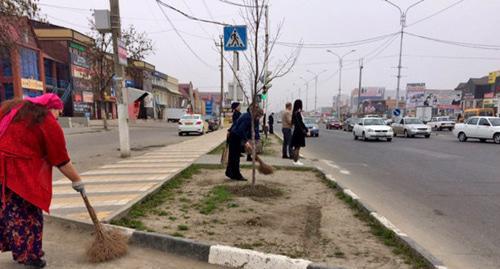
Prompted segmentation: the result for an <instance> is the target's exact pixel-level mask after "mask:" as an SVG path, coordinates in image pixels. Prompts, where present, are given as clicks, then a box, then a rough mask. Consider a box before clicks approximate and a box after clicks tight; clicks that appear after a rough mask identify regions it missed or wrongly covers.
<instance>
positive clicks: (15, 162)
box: [0, 94, 85, 268]
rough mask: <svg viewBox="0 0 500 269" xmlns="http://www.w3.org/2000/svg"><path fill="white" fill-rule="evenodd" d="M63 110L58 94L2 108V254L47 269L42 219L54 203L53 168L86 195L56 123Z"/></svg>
mask: <svg viewBox="0 0 500 269" xmlns="http://www.w3.org/2000/svg"><path fill="white" fill-rule="evenodd" d="M62 108H63V103H62V101H61V99H59V97H58V96H57V95H55V94H45V95H42V96H39V97H36V98H27V99H25V100H10V101H6V102H4V103H3V104H2V106H1V107H0V186H1V194H0V196H1V207H0V252H5V251H11V252H12V257H13V259H14V261H16V262H18V263H20V264H24V265H27V266H31V267H36V268H43V267H45V265H46V262H45V260H44V259H43V258H42V257H43V255H44V252H43V251H42V237H43V236H42V235H43V215H42V210H43V211H46V212H49V207H50V202H51V198H52V167H54V166H55V167H57V168H58V169H59V170H60V171H61V172H62V173H63V174H64V175H65V176H66V177H67V178H69V179H70V180H71V181H72V182H73V183H72V186H73V189H75V190H76V191H78V192H85V189H84V185H83V183H82V181H81V179H80V176H79V175H78V173H77V172H76V170H75V168H74V167H73V165H72V163H71V161H70V158H69V156H68V152H67V150H66V142H65V139H64V134H63V131H62V129H61V127H60V126H59V124H58V122H57V117H58V116H59V113H60V111H61V110H62Z"/></svg>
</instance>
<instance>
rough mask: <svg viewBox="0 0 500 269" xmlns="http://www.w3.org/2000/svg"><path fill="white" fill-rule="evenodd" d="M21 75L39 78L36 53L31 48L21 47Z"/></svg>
mask: <svg viewBox="0 0 500 269" xmlns="http://www.w3.org/2000/svg"><path fill="white" fill-rule="evenodd" d="M21 77H23V78H29V79H36V80H40V73H39V70H38V53H37V52H36V51H34V50H32V49H27V48H21Z"/></svg>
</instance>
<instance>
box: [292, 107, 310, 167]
mask: <svg viewBox="0 0 500 269" xmlns="http://www.w3.org/2000/svg"><path fill="white" fill-rule="evenodd" d="M292 124H293V133H292V143H291V146H292V148H293V161H294V164H295V165H303V163H301V162H300V161H299V156H300V148H303V147H305V146H306V136H307V133H308V132H309V130H308V129H307V127H306V125H305V124H304V121H303V120H302V100H300V99H297V100H295V102H294V103H293V110H292Z"/></svg>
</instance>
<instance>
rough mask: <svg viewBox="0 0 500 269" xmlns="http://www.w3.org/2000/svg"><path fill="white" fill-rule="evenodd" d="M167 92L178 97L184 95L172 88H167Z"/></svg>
mask: <svg viewBox="0 0 500 269" xmlns="http://www.w3.org/2000/svg"><path fill="white" fill-rule="evenodd" d="M167 90H168V91H169V92H170V93H173V94H177V95H182V94H181V92H179V89H173V88H172V87H167Z"/></svg>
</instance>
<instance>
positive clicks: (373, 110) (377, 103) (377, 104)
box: [362, 100, 387, 114]
mask: <svg viewBox="0 0 500 269" xmlns="http://www.w3.org/2000/svg"><path fill="white" fill-rule="evenodd" d="M362 111H363V113H364V114H383V113H385V112H386V111H387V105H386V103H385V100H365V101H363V105H362Z"/></svg>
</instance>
